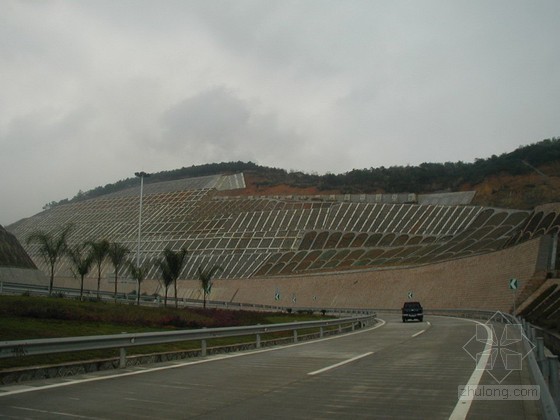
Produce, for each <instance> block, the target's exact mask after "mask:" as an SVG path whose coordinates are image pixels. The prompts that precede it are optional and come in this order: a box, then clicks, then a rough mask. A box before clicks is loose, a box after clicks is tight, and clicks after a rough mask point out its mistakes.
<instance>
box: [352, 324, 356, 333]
mask: <svg viewBox="0 0 560 420" xmlns="http://www.w3.org/2000/svg"><path fill="white" fill-rule="evenodd" d="M355 329H356V324H354V323H353V322H352V331H354V330H355Z"/></svg>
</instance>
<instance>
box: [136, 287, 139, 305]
mask: <svg viewBox="0 0 560 420" xmlns="http://www.w3.org/2000/svg"><path fill="white" fill-rule="evenodd" d="M136 304H137V305H138V306H140V282H138V296H137V297H136Z"/></svg>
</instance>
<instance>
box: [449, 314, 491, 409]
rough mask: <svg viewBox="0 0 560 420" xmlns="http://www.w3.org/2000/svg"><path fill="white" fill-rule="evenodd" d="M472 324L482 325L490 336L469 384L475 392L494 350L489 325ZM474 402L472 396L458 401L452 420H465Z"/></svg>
mask: <svg viewBox="0 0 560 420" xmlns="http://www.w3.org/2000/svg"><path fill="white" fill-rule="evenodd" d="M469 321H472V322H476V323H477V324H480V325H482V326H483V327H484V328H485V329H486V333H487V334H488V338H487V339H486V344H485V345H484V351H483V352H482V354H481V355H480V359H478V363H477V364H476V367H475V369H474V371H473V373H472V375H471V377H470V378H469V382H468V383H467V387H473V389H474V390H476V389H477V388H478V384H479V383H480V379H481V378H482V374H483V373H484V371H485V370H486V364H487V363H488V359H489V358H490V354H491V350H492V340H493V335H492V330H491V329H490V328H489V327H488V325H486V324H483V323H482V322H478V321H474V320H469ZM472 402H473V398H472V396H471V397H470V398H465V399H459V400H458V401H457V405H455V409H454V410H453V412H452V413H451V415H450V416H449V419H451V420H463V419H465V418H466V417H467V414H468V413H469V410H470V408H471V404H472Z"/></svg>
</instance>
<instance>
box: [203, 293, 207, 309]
mask: <svg viewBox="0 0 560 420" xmlns="http://www.w3.org/2000/svg"><path fill="white" fill-rule="evenodd" d="M202 308H203V309H206V289H204V301H203V304H202Z"/></svg>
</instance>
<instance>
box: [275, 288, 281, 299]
mask: <svg viewBox="0 0 560 420" xmlns="http://www.w3.org/2000/svg"><path fill="white" fill-rule="evenodd" d="M274 300H280V291H279V290H278V289H276V293H274Z"/></svg>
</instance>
